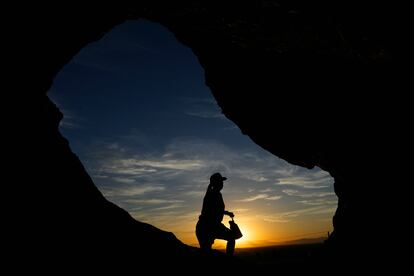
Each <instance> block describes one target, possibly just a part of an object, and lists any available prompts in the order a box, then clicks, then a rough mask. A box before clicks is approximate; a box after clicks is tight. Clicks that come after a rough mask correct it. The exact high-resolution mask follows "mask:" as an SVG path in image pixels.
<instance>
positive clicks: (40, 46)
mask: <svg viewBox="0 0 414 276" xmlns="http://www.w3.org/2000/svg"><path fill="white" fill-rule="evenodd" d="M65 2H66V1H64V2H62V1H61V2H59V4H57V5H56V6H53V5H51V4H47V6H42V4H38V3H36V4H32V6H31V7H29V6H25V8H24V9H22V8H21V7H16V8H11V9H10V11H11V12H13V13H15V14H16V19H15V21H14V22H15V23H11V24H15V25H14V26H13V29H12V32H11V36H10V38H9V40H8V41H12V42H13V43H12V48H13V49H10V51H8V52H7V53H10V55H11V56H12V57H15V59H14V67H13V68H16V67H18V70H17V71H14V70H12V71H13V73H14V76H15V77H16V80H18V81H16V82H14V83H13V87H14V88H13V89H14V90H15V91H18V93H20V96H21V98H25V99H29V101H27V102H28V105H27V106H26V105H25V106H24V107H23V108H20V111H19V112H20V115H22V116H21V117H22V120H21V121H20V122H18V123H16V124H17V125H18V126H27V130H26V131H25V134H24V136H22V137H24V141H23V142H21V143H19V148H20V150H21V151H22V156H23V157H24V158H23V164H21V163H20V164H19V166H21V167H23V166H26V165H27V166H29V167H30V168H28V169H27V170H26V173H24V174H22V173H19V174H15V173H13V175H14V176H16V175H18V176H19V178H18V179H19V180H18V184H19V185H18V187H17V189H18V190H19V194H20V195H21V197H20V198H17V199H16V200H18V201H19V202H18V203H15V205H13V206H15V208H14V211H15V213H16V215H12V217H13V219H12V221H11V222H10V224H11V229H10V233H9V234H10V237H15V239H13V240H14V245H13V250H15V251H16V252H20V253H21V252H25V253H24V254H27V255H30V256H39V254H40V255H44V260H47V261H48V262H49V261H51V260H54V261H56V262H59V260H60V261H61V262H63V263H64V264H70V263H81V262H82V261H85V262H90V261H92V260H94V261H96V262H97V263H100V261H102V260H104V261H106V262H110V261H114V260H115V259H117V260H118V261H122V260H126V262H137V263H140V266H144V265H145V264H148V263H146V262H147V261H151V260H152V261H154V260H155V261H158V260H162V262H161V263H165V261H166V260H168V259H170V257H171V256H175V257H176V258H173V259H174V261H177V260H178V262H177V263H179V264H183V263H186V262H187V261H188V260H189V259H192V258H193V257H194V256H195V255H197V254H198V253H194V249H192V248H189V247H187V246H185V245H183V244H182V243H181V242H180V241H178V240H177V239H176V238H175V236H174V235H173V234H171V233H168V232H164V231H161V230H159V229H157V228H155V227H152V226H150V225H148V224H144V223H141V222H138V221H135V220H134V219H133V218H132V217H131V216H129V214H128V213H127V212H125V211H124V210H122V209H120V208H119V207H117V206H115V205H114V204H112V203H110V202H108V201H107V200H106V199H105V198H104V197H103V196H102V194H101V193H100V192H99V191H98V190H97V188H96V187H95V186H94V184H93V182H92V180H91V178H90V177H89V175H88V174H87V173H86V171H85V169H84V167H83V166H82V164H81V162H80V161H79V159H78V158H77V156H75V155H74V154H73V153H72V152H71V150H70V148H69V146H68V143H67V141H66V140H65V138H63V137H62V136H61V135H60V133H59V131H58V123H59V121H60V120H61V119H62V114H61V113H60V111H59V110H58V109H57V108H56V106H55V105H54V104H53V103H52V102H51V101H50V100H49V99H48V98H47V96H46V92H47V90H48V89H49V88H50V87H51V84H52V82H53V79H54V77H55V76H56V75H57V73H58V72H59V70H60V69H61V68H62V67H63V66H64V65H65V64H66V63H68V62H69V61H70V59H71V58H72V57H73V56H74V55H76V54H77V53H78V52H79V51H80V50H81V49H82V48H83V47H84V46H85V45H87V44H88V43H90V42H92V41H96V40H99V39H100V38H101V37H102V36H103V35H104V34H105V33H107V32H109V31H110V30H111V28H113V27H114V26H116V25H118V24H121V23H122V22H124V21H125V20H127V19H139V18H144V19H147V20H151V21H154V22H158V23H161V24H162V25H164V26H166V27H167V28H168V29H169V30H170V31H171V32H172V33H174V35H175V36H176V37H177V39H178V40H179V41H180V42H181V43H183V44H184V45H186V46H188V47H190V48H191V49H192V50H193V52H194V53H195V55H196V56H197V57H198V59H199V61H200V64H201V65H202V67H203V68H204V70H205V78H206V84H207V85H208V86H209V88H210V89H211V91H212V93H213V94H214V97H215V98H216V99H217V101H218V104H219V105H220V107H221V108H222V110H223V113H224V114H225V116H226V117H228V118H229V119H230V120H232V121H233V122H235V123H236V124H237V125H238V126H239V127H240V129H241V130H242V132H243V133H244V134H245V135H248V136H249V137H250V138H251V139H252V140H253V141H254V142H255V143H256V144H258V145H260V146H261V147H263V148H264V149H266V150H268V151H269V152H271V153H273V154H275V155H276V156H278V157H280V158H283V159H284V160H286V161H288V162H290V163H292V164H295V165H299V166H303V167H307V168H312V167H314V166H319V167H321V168H322V169H324V170H326V171H328V172H329V173H330V174H331V175H332V176H333V177H334V179H335V193H336V194H337V196H338V198H339V203H338V210H337V212H336V214H335V217H334V220H333V223H334V227H335V230H334V233H333V234H332V235H331V238H330V240H329V241H328V242H327V245H328V246H329V248H331V249H333V250H334V251H337V252H347V250H348V249H351V248H355V247H358V246H361V244H364V245H370V244H371V243H370V239H369V237H367V236H366V235H361V232H363V231H368V230H375V231H372V232H376V229H380V228H381V227H378V228H377V226H378V225H377V223H378V221H379V219H378V216H379V215H378V212H379V210H377V209H375V208H377V207H378V206H381V204H382V203H381V201H382V200H383V198H375V196H372V193H374V190H381V189H382V186H381V185H380V178H381V177H382V176H378V170H380V171H381V170H382V169H383V167H384V164H383V161H382V160H383V158H384V157H388V156H390V155H389V154H390V152H391V147H389V142H388V140H387V136H386V134H388V133H390V132H392V131H394V128H395V124H394V122H393V120H391V119H390V118H392V117H391V116H393V115H394V114H393V115H390V113H388V112H384V108H386V107H388V106H392V105H393V104H394V103H396V98H398V97H394V96H395V94H394V95H393V96H392V97H391V95H390V94H389V93H383V94H381V93H378V91H380V90H381V91H383V90H384V89H385V90H386V91H387V90H388V91H398V79H399V72H398V70H396V66H395V59H396V45H395V44H396V37H395V36H396V34H395V32H394V31H395V29H396V24H397V23H396V22H395V21H386V20H383V18H384V15H388V16H389V17H391V18H393V15H394V10H393V7H390V6H388V5H385V4H381V3H379V2H376V3H375V5H373V4H372V3H371V1H368V2H366V3H365V2H364V3H360V2H358V1H342V0H341V1H321V0H317V1H304V0H296V1H285V0H280V1H271V0H270V1H245V2H241V1H220V2H219V3H217V4H216V3H215V2H214V1H201V0H200V1H180V3H176V1H165V2H164V1H154V0H153V1H132V2H130V3H127V4H126V3H123V2H122V1H121V2H122V3H121V2H116V1H111V2H110V4H104V3H101V4H99V7H98V6H92V7H89V6H86V5H77V4H74V3H71V4H69V2H68V3H66V4H64V3H65ZM13 53H15V55H13ZM393 93H396V92H393ZM19 142H20V141H19ZM378 143H379V144H380V146H378ZM11 160H15V159H11ZM20 161H21V160H20ZM381 172H384V171H383V170H382V171H381ZM10 173H11V172H10ZM384 173H385V172H384ZM383 176H384V175H383ZM384 177H385V176H384ZM368 199H370V200H371V201H368ZM39 248H42V252H43V253H40V251H39ZM366 249H367V250H369V246H366ZM71 250H74V251H75V252H77V253H76V254H74V255H72V254H71V253H69V252H72V251H71ZM124 251H129V252H139V254H138V253H137V255H128V256H129V257H128V256H126V255H127V254H124V253H122V252H124ZM195 251H197V250H195ZM138 256H139V257H138ZM183 256H184V257H183ZM192 256H193V257H192ZM193 259H194V261H193V263H198V261H195V260H196V259H197V258H196V257H194V258H193ZM340 260H341V259H340V258H339V261H340ZM103 263H104V264H105V262H103ZM106 264H107V263H106ZM40 265H41V264H40ZM101 266H102V263H101Z"/></svg>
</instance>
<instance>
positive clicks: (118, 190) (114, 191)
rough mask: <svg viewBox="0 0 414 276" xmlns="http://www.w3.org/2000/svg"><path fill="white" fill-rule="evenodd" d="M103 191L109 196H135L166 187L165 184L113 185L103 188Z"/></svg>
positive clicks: (162, 189)
mask: <svg viewBox="0 0 414 276" xmlns="http://www.w3.org/2000/svg"><path fill="white" fill-rule="evenodd" d="M102 190H103V193H104V195H105V196H107V197H115V196H118V197H133V196H138V195H143V194H146V193H150V192H158V191H164V190H165V187H163V186H127V187H112V188H107V187H103V188H102Z"/></svg>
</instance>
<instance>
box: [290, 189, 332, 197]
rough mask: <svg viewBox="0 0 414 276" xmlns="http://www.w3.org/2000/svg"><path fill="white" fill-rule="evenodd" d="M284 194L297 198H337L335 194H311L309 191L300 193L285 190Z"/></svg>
mask: <svg viewBox="0 0 414 276" xmlns="http://www.w3.org/2000/svg"><path fill="white" fill-rule="evenodd" d="M282 192H283V193H285V194H287V195H289V196H297V197H302V198H312V197H326V196H335V193H333V192H309V191H298V190H291V189H285V190H282Z"/></svg>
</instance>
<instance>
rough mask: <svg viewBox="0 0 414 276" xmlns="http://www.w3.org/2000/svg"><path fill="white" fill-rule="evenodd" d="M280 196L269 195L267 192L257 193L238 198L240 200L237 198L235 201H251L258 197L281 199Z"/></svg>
mask: <svg viewBox="0 0 414 276" xmlns="http://www.w3.org/2000/svg"><path fill="white" fill-rule="evenodd" d="M281 198H282V196H269V195H268V194H258V195H254V196H250V197H247V198H243V199H240V200H237V201H240V202H252V201H256V200H259V199H266V200H278V199H281Z"/></svg>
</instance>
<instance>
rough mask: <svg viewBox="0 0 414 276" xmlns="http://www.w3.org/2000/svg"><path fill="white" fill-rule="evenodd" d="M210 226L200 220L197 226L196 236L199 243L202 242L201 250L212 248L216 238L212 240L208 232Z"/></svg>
mask: <svg viewBox="0 0 414 276" xmlns="http://www.w3.org/2000/svg"><path fill="white" fill-rule="evenodd" d="M208 231H209V229H208V227H206V226H205V225H203V223H200V222H198V223H197V226H196V236H197V240H198V243H199V244H200V249H201V250H203V251H204V250H205V251H208V250H211V247H212V245H213V243H214V240H213V241H212V239H211V237H210V235H209V234H208Z"/></svg>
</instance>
